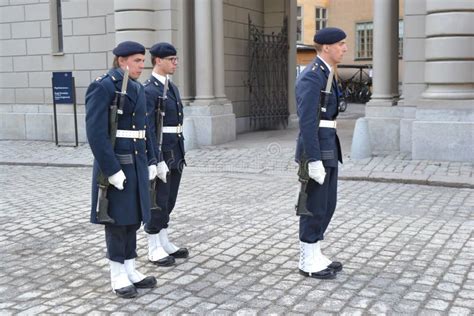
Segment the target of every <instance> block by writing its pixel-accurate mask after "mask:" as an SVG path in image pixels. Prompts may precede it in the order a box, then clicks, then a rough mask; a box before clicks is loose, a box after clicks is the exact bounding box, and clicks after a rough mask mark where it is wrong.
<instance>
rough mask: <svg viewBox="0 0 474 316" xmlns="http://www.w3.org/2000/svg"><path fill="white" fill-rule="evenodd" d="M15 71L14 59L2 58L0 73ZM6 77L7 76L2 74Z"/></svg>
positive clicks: (0, 58) (0, 59)
mask: <svg viewBox="0 0 474 316" xmlns="http://www.w3.org/2000/svg"><path fill="white" fill-rule="evenodd" d="M9 71H13V57H0V72H9ZM1 75H2V76H6V75H7V74H1Z"/></svg>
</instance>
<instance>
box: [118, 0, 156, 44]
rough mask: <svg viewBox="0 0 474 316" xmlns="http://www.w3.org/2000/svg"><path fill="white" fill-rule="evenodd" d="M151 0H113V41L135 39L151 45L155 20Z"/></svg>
mask: <svg viewBox="0 0 474 316" xmlns="http://www.w3.org/2000/svg"><path fill="white" fill-rule="evenodd" d="M153 17H154V9H153V0H140V1H128V0H114V18H115V42H116V44H118V43H120V42H123V41H135V42H139V43H140V44H142V45H144V46H145V47H147V48H149V47H150V46H151V45H153V44H154V43H153V40H154V33H155V22H154V20H153Z"/></svg>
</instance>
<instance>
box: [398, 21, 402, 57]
mask: <svg viewBox="0 0 474 316" xmlns="http://www.w3.org/2000/svg"><path fill="white" fill-rule="evenodd" d="M398 58H403V20H399V21H398Z"/></svg>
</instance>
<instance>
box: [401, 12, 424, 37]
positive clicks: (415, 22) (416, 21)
mask: <svg viewBox="0 0 474 316" xmlns="http://www.w3.org/2000/svg"><path fill="white" fill-rule="evenodd" d="M403 23H404V28H403V30H404V37H405V38H425V16H424V15H415V16H406V17H405V18H404V20H403Z"/></svg>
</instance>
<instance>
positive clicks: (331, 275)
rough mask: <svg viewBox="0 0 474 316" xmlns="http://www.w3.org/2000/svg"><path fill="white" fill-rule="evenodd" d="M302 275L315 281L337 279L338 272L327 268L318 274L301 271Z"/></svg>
mask: <svg viewBox="0 0 474 316" xmlns="http://www.w3.org/2000/svg"><path fill="white" fill-rule="evenodd" d="M299 271H300V274H301V275H304V276H306V277H310V278H315V279H335V278H336V272H335V271H334V270H333V269H330V268H326V269H324V270H321V271H318V272H305V271H303V270H301V269H299Z"/></svg>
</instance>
